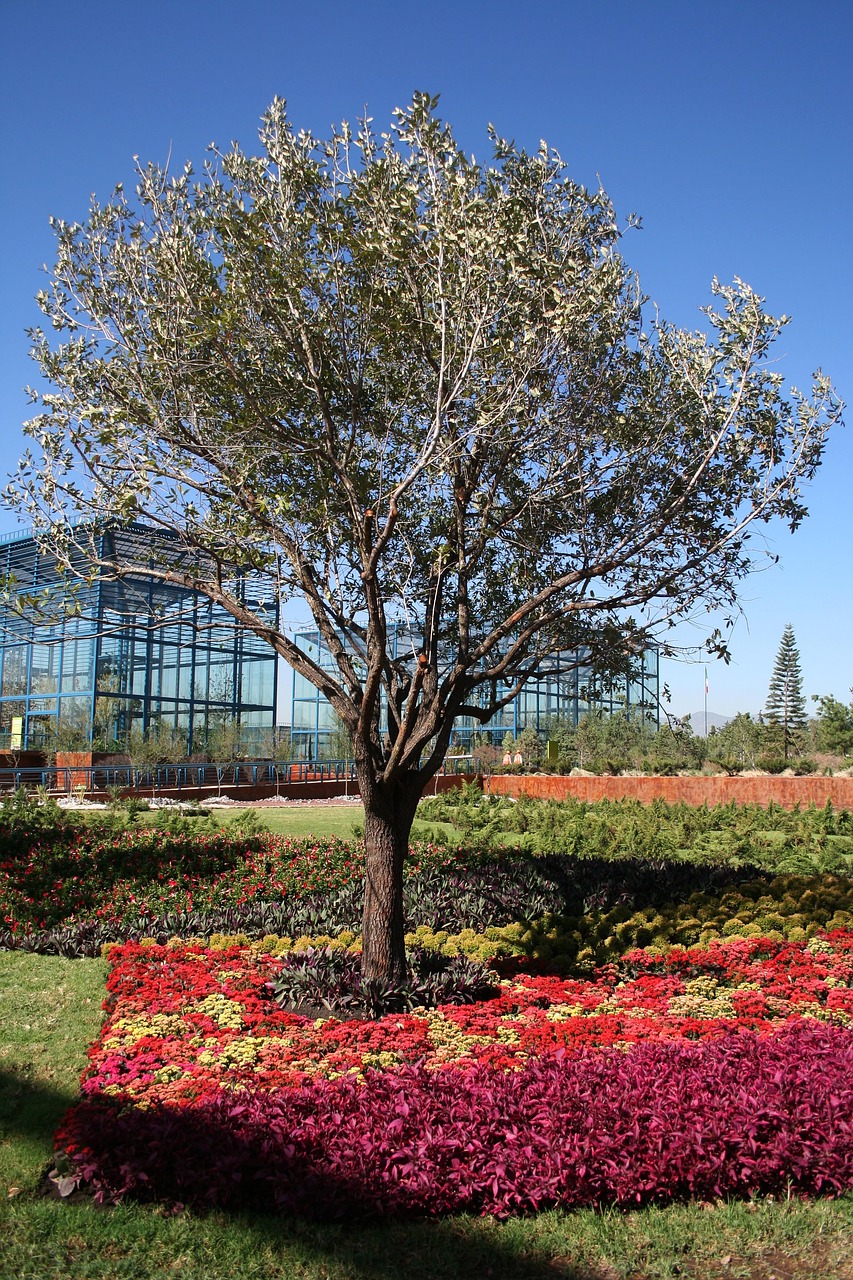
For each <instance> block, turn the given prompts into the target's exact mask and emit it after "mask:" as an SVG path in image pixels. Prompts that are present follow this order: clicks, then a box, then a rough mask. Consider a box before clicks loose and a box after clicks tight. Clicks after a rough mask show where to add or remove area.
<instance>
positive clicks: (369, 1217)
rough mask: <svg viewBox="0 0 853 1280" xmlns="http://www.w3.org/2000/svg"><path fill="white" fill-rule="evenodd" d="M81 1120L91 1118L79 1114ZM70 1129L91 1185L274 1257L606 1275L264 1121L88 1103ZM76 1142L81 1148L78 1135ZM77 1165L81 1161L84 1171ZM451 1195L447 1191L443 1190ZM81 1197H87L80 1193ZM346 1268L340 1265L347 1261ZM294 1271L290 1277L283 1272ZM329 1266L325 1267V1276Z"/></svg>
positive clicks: (376, 1279)
mask: <svg viewBox="0 0 853 1280" xmlns="http://www.w3.org/2000/svg"><path fill="white" fill-rule="evenodd" d="M75 1113H76V1115H77V1116H78V1118H80V1120H79V1123H78V1122H76V1121H75V1120H74V1119H73V1114H75ZM60 1132H64V1133H65V1140H66V1141H67V1140H68V1138H69V1136H70V1135H71V1136H76V1139H77V1142H78V1145H79V1148H80V1149H81V1150H82V1151H83V1153H84V1154H83V1156H82V1158H81V1159H80V1162H79V1166H78V1167H79V1168H80V1169H82V1170H83V1171H84V1173H85V1172H86V1169H87V1162H88V1171H89V1173H90V1175H91V1174H94V1176H93V1177H91V1178H90V1180H89V1182H88V1186H87V1183H86V1180H85V1178H84V1181H83V1184H82V1189H86V1190H88V1191H91V1190H92V1189H94V1188H96V1187H97V1188H98V1190H99V1191H100V1192H101V1194H102V1195H103V1197H104V1199H105V1201H106V1203H107V1204H108V1203H109V1202H110V1200H113V1199H115V1200H125V1201H129V1202H139V1203H147V1204H149V1205H152V1206H157V1208H158V1210H159V1211H160V1212H165V1214H166V1216H169V1214H170V1213H175V1214H176V1215H177V1216H178V1217H181V1216H182V1215H183V1213H184V1211H187V1212H189V1214H190V1216H191V1217H192V1218H193V1219H201V1220H202V1221H205V1220H206V1221H208V1222H209V1223H210V1224H211V1227H212V1229H214V1230H213V1234H214V1235H215V1234H216V1231H217V1230H218V1231H219V1232H226V1233H230V1232H232V1231H233V1232H235V1233H237V1234H239V1235H241V1236H243V1237H245V1238H247V1240H248V1242H249V1243H250V1247H251V1248H252V1249H253V1251H255V1252H256V1253H260V1254H261V1255H263V1257H264V1258H265V1259H266V1258H275V1257H277V1256H278V1255H282V1263H285V1262H286V1260H287V1258H286V1255H287V1253H288V1251H289V1250H292V1251H293V1252H294V1253H295V1254H296V1255H299V1256H303V1257H305V1256H311V1258H312V1259H313V1260H314V1261H316V1262H317V1263H318V1264H320V1263H322V1264H324V1265H326V1266H329V1267H331V1268H332V1270H331V1272H330V1274H332V1275H335V1276H337V1275H340V1276H342V1277H343V1276H346V1277H347V1280H420V1278H421V1277H422V1278H423V1280H458V1278H459V1277H466V1278H470V1280H486V1278H487V1277H490V1278H491V1280H545V1278H546V1277H552V1278H553V1277H554V1276H561V1277H565V1280H598V1278H599V1276H600V1275H601V1272H600V1271H599V1270H597V1269H595V1268H590V1267H589V1266H587V1265H585V1264H581V1263H573V1262H572V1261H571V1260H570V1259H569V1258H555V1257H553V1255H552V1253H551V1252H550V1251H548V1250H547V1249H546V1248H544V1247H542V1246H541V1245H538V1244H537V1243H536V1241H535V1236H536V1233H535V1231H525V1230H524V1228H523V1227H520V1226H519V1224H518V1222H516V1221H513V1220H512V1219H509V1220H507V1221H504V1222H499V1221H497V1220H496V1219H495V1218H493V1217H490V1216H482V1217H479V1216H477V1214H478V1205H477V1204H476V1202H475V1203H473V1204H472V1205H471V1206H470V1208H471V1210H472V1212H470V1213H468V1212H462V1213H449V1214H447V1215H445V1216H441V1217H436V1218H429V1217H425V1216H423V1214H422V1209H423V1207H424V1206H427V1209H428V1208H429V1204H430V1198H429V1197H419V1196H417V1195H414V1196H412V1197H411V1198H407V1196H406V1194H405V1193H402V1194H400V1193H398V1192H397V1191H396V1189H395V1187H394V1184H393V1182H391V1183H390V1184H389V1183H388V1182H387V1181H386V1182H384V1183H383V1182H381V1181H380V1179H379V1178H378V1177H377V1174H376V1170H375V1168H373V1169H370V1168H368V1167H367V1165H366V1164H365V1166H362V1165H361V1163H360V1161H359V1160H358V1158H356V1159H354V1160H353V1161H352V1162H351V1163H349V1165H348V1167H345V1166H346V1164H347V1162H346V1161H344V1162H341V1163H339V1164H338V1166H337V1167H336V1166H335V1164H334V1163H333V1158H331V1157H329V1155H328V1153H327V1152H326V1151H325V1150H324V1149H323V1146H322V1143H320V1142H318V1143H316V1144H312V1143H311V1142H310V1141H309V1142H307V1143H306V1142H305V1141H302V1142H297V1144H296V1145H295V1146H294V1145H293V1144H292V1143H291V1142H290V1141H289V1140H287V1139H285V1141H281V1139H280V1138H279V1140H278V1141H270V1140H269V1138H268V1136H267V1135H266V1132H265V1128H264V1126H263V1124H257V1123H255V1124H253V1125H247V1126H246V1127H245V1128H242V1129H240V1128H237V1129H235V1128H234V1127H233V1126H232V1125H230V1124H228V1123H224V1122H222V1123H220V1122H218V1119H217V1114H216V1110H215V1109H204V1110H196V1109H188V1108H185V1109H172V1110H168V1111H167V1110H166V1109H165V1108H163V1109H154V1108H152V1109H151V1110H144V1111H143V1110H139V1109H136V1108H124V1109H123V1108H122V1105H121V1103H120V1102H119V1101H118V1100H113V1099H103V1098H93V1099H90V1100H85V1099H84V1100H83V1101H82V1102H81V1103H78V1104H76V1106H75V1108H74V1109H73V1113H72V1119H71V1121H70V1123H69V1117H66V1119H65V1120H64V1121H63V1124H62V1127H61V1130H60ZM68 1145H69V1148H70V1149H71V1150H73V1149H74V1144H73V1142H71V1143H69V1144H68ZM73 1168H74V1162H73V1160H72V1169H73ZM438 1189H439V1191H440V1187H439V1188H438ZM73 1198H74V1199H75V1200H78V1201H79V1194H75V1195H74V1196H73ZM335 1268H337V1269H335ZM281 1274H282V1275H284V1274H286V1270H285V1269H283V1270H282V1272H281ZM324 1274H325V1273H324Z"/></svg>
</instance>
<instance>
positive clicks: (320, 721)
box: [291, 627, 660, 760]
mask: <svg viewBox="0 0 853 1280" xmlns="http://www.w3.org/2000/svg"><path fill="white" fill-rule="evenodd" d="M296 639H297V640H298V642H299V644H300V646H301V647H302V648H304V649H305V650H306V652H307V653H308V654H309V656H310V657H311V658H313V659H314V661H315V662H317V663H319V665H320V666H321V667H323V668H324V669H325V670H327V671H335V670H336V667H335V664H334V660H333V658H332V656H331V654H330V653H329V651H328V649H327V648H326V646H325V644H324V643H323V642H322V639H321V637H320V634H319V632H318V631H317V630H316V629H306V630H305V631H302V632H300V633H298V634H297V636H296ZM388 639H389V644H390V646H391V650H392V655H393V656H394V657H396V656H397V646H398V644H399V645H401V646H403V647H404V648H405V649H406V651H407V652H411V643H410V641H409V638H408V633H407V632H404V630H403V628H395V627H390V628H389V636H388ZM578 658H580V662H579V661H578ZM481 692H482V691H481ZM659 692H660V673H659V663H658V652H657V650H656V649H653V648H651V649H647V650H646V651H645V652H643V653H642V654H640V655H639V657H638V661H637V663H636V669H635V671H634V672H633V674H632V676H631V677H630V678H626V677H624V676H623V677H615V678H614V679H612V680H610V681H608V682H606V683H605V682H602V680H601V679H600V678H596V677H595V676H594V674H593V673H592V671H591V670H590V668H589V666H585V665H584V663H583V654H582V653H562V654H555V655H554V656H553V657H551V658H549V659H548V660H547V662H544V663H543V664H542V666H541V667H540V668H539V671H538V672H537V675H536V677H535V678H534V679H531V680H529V681H528V682H527V684H526V685H525V687H524V688H523V689H522V691H521V693H519V694H518V695H517V697H515V698H514V699H513V701H512V702H510V703H508V704H507V706H505V707H504V708H503V709H502V710H501V711H499V712H498V713H497V714H496V715H495V716H493V717H492V719H491V720H489V721H488V722H487V723H486V724H481V723H480V722H479V721H478V720H474V718H473V716H459V717H458V718H457V720H456V724H455V725H454V730H453V738H452V740H451V742H452V744H455V745H459V746H462V747H466V746H468V745H470V744H471V743H472V740H475V739H476V740H477V741H478V742H481V743H482V742H490V743H492V744H493V745H494V746H500V744H501V742H502V741H503V738H504V736H505V735H506V734H507V733H511V734H512V736H513V737H514V738H516V737H518V735H519V734H520V733H521V732H522V730H524V729H528V728H530V729H535V730H536V732H537V733H539V734H541V735H542V736H543V738H544V737H545V735H546V734H547V731H548V723H549V721H550V720H551V719H552V718H553V717H555V716H557V717H559V718H560V719H561V720H563V721H566V722H568V723H570V724H572V725H576V724H577V723H578V721H579V720H580V719H581V718H582V717H583V716H584V715H586V714H587V712H589V711H605V712H608V713H609V714H611V715H615V714H621V715H628V716H631V717H632V718H633V717H642V719H643V720H644V722H645V723H647V724H650V725H652V726H653V727H654V728H657V726H658V723H659ZM473 696H476V694H475V695H473ZM339 737H340V730H339V727H338V725H337V720H336V717H335V713H334V711H333V710H332V707H331V706H330V704H329V703H328V702H327V701H326V699H325V698H324V697H323V696H322V694H320V693H319V692H318V690H317V689H315V688H314V686H313V685H312V684H310V683H309V681H307V680H306V679H305V678H304V676H300V675H299V674H298V673H296V672H294V675H293V694H292V710H291V746H292V751H291V755H292V757H293V759H294V760H296V759H309V760H317V759H323V758H327V757H329V756H330V755H337V754H339V752H338V750H337V745H338V744H337V739H338V738H339Z"/></svg>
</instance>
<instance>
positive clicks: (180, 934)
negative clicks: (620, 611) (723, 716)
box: [0, 797, 853, 1217]
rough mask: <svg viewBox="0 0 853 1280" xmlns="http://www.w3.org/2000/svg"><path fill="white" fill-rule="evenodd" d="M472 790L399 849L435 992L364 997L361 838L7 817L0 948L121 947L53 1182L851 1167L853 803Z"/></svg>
mask: <svg viewBox="0 0 853 1280" xmlns="http://www.w3.org/2000/svg"><path fill="white" fill-rule="evenodd" d="M456 803H457V805H459V804H460V803H461V805H462V806H463V808H465V807H467V808H468V809H470V810H472V812H470V813H467V814H466V813H463V814H462V815H461V820H460V824H459V825H460V828H461V827H464V826H466V825H467V831H463V836H464V840H463V842H461V843H460V842H457V843H450V844H448V843H446V842H445V843H442V842H441V840H439V839H433V840H427V841H420V842H415V843H414V844H413V846H412V850H411V854H410V857H409V860H408V862H407V866H406V898H405V911H406V921H407V925H406V927H407V930H408V932H407V945H408V946H409V947H410V948H411V954H412V956H413V957H418V956H419V957H420V960H419V961H418V964H419V965H420V971H419V972H420V977H419V978H418V979H417V981H416V982H415V983H414V987H417V988H418V990H419V991H420V993H421V994H420V996H418V995H417V992H414V994H413V992H412V991H404V992H398V993H396V996H395V997H394V998H395V999H396V1003H394V1001H393V1000H392V1003H391V1004H390V1005H388V1006H387V1007H388V1008H389V1009H391V1011H390V1012H387V1013H385V1014H384V1015H382V1016H374V1017H369V1016H366V1013H368V1012H370V1010H369V1009H366V1008H365V1007H357V1006H356V1005H354V1004H353V1003H352V999H353V991H354V989H355V988H354V984H353V974H354V973H355V974H356V976H357V964H358V956H359V952H360V936H359V930H360V916H361V875H362V871H361V868H362V856H363V854H362V849H361V846H360V845H359V844H358V843H357V842H345V841H341V840H334V839H331V840H293V839H289V838H287V837H282V836H273V835H271V834H269V833H264V832H255V833H246V834H244V835H239V834H231V833H213V832H207V833H201V834H200V833H197V832H193V831H192V829H191V827H189V826H185V827H184V828H183V829H181V830H179V829H178V828H177V827H176V826H175V827H174V828H167V827H163V826H161V827H160V828H155V829H144V828H141V827H139V828H133V827H129V828H126V829H125V828H122V827H121V826H120V824H114V825H113V827H112V829H108V828H105V827H102V826H97V825H96V826H85V827H84V826H82V825H80V824H75V823H73V822H72V823H65V822H61V823H59V824H58V826H57V827H56V829H55V830H54V829H52V828H51V825H50V822H49V821H48V818H47V816H46V815H42V817H41V818H38V819H36V818H33V817H32V815H29V816H28V815H27V813H25V812H22V813H19V815H18V818H19V821H18V824H17V829H13V824H7V825H6V828H5V829H3V830H0V904H2V916H3V918H4V919H3V924H4V930H3V932H2V936H0V943H2V945H3V946H5V947H7V948H12V949H17V950H21V949H25V950H30V951H42V952H51V951H53V952H58V953H59V954H62V955H67V956H78V955H97V954H99V953H101V951H102V950H103V951H104V952H105V954H108V956H109V963H110V975H109V979H108V991H107V1001H106V1004H105V1010H106V1013H107V1019H106V1021H105V1023H104V1026H103V1028H102V1031H101V1034H100V1036H99V1037H98V1039H97V1040H96V1042H95V1043H94V1045H93V1046H92V1048H91V1050H90V1061H89V1066H88V1068H87V1070H86V1072H85V1073H84V1076H83V1081H82V1086H81V1094H80V1098H79V1100H78V1101H77V1102H76V1103H75V1104H74V1105H73V1106H72V1108H71V1109H70V1110H69V1111H68V1112H67V1114H66V1116H65V1119H64V1120H63V1121H62V1124H61V1126H60V1129H59V1131H58V1134H57V1148H58V1152H59V1156H58V1163H57V1166H56V1171H55V1172H54V1175H53V1179H52V1185H53V1186H54V1187H55V1188H58V1189H59V1190H61V1191H64V1192H70V1191H75V1190H84V1191H86V1192H87V1193H89V1194H93V1195H94V1196H96V1197H97V1198H98V1199H99V1200H102V1201H104V1202H108V1203H112V1202H116V1201H124V1200H128V1199H129V1200H140V1199H141V1200H157V1201H162V1202H164V1203H167V1204H170V1205H172V1206H175V1205H192V1206H200V1207H205V1206H208V1207H209V1206H220V1207H222V1208H229V1209H235V1208H241V1209H244V1208H252V1209H256V1208H262V1207H266V1208H268V1209H273V1210H278V1211H281V1210H285V1211H287V1212H289V1213H290V1212H293V1213H300V1214H307V1215H320V1216H333V1217H334V1216H339V1215H342V1214H349V1213H358V1214H364V1213H367V1214H371V1215H400V1214H403V1215H411V1214H415V1215H430V1216H434V1215H440V1214H446V1213H451V1212H453V1213H455V1212H457V1211H464V1212H468V1213H473V1214H492V1215H495V1216H496V1217H502V1216H506V1215H512V1214H517V1213H528V1212H531V1211H533V1210H537V1211H538V1210H543V1209H547V1208H548V1207H557V1208H562V1209H565V1208H577V1207H579V1206H584V1205H587V1206H597V1205H604V1204H613V1205H618V1206H623V1207H624V1206H630V1205H640V1204H644V1203H670V1202H675V1201H679V1200H685V1199H691V1198H701V1199H705V1200H708V1201H716V1200H719V1199H720V1198H721V1197H722V1198H725V1197H729V1196H740V1197H748V1198H754V1197H761V1196H766V1195H774V1196H779V1195H785V1196H791V1195H799V1194H806V1193H807V1194H821V1195H829V1196H834V1195H838V1194H839V1193H841V1192H843V1191H845V1190H847V1189H849V1188H851V1187H853V1029H851V1024H853V884H851V880H850V877H849V875H848V874H847V857H848V852H847V848H846V842H847V840H848V839H849V822H848V819H847V817H846V815H835V814H833V813H831V812H830V811H828V810H827V811H809V812H807V813H804V814H802V815H796V814H791V815H784V816H781V815H770V816H769V819H768V817H767V815H764V816H762V815H760V814H758V813H755V814H751V813H742V812H739V811H733V810H729V809H727V810H724V811H721V812H720V813H719V814H717V825H716V827H715V826H714V825H713V822H712V821H711V820H710V819H709V817H708V814H707V812H706V813H705V814H702V813H699V814H698V815H696V814H694V813H693V812H692V811H687V810H684V809H683V808H681V809H678V810H676V811H672V812H669V811H665V809H661V811H660V813H659V814H658V816H657V828H656V829H655V826H654V824H653V823H652V822H651V821H649V820H648V819H647V818H646V817H644V816H643V815H640V814H638V813H637V812H636V811H635V810H633V809H631V808H630V807H622V806H588V807H583V806H575V807H567V809H566V811H565V812H563V811H561V810H559V809H558V808H556V807H555V806H542V807H540V808H535V807H534V808H531V807H530V806H529V805H522V806H520V807H519V808H513V809H510V807H509V806H505V805H503V804H502V805H501V806H500V808H499V809H498V808H497V807H496V806H495V805H494V803H490V802H488V801H486V802H483V807H482V811H480V814H481V816H479V817H478V816H477V814H476V813H475V812H474V805H473V802H472V800H471V798H470V797H468V798H466V797H461V798H458V799H457V801H456ZM448 811H449V810H448ZM448 811H442V813H443V814H444V813H446V812H448ZM427 814H428V815H429V816H430V818H431V819H432V820H436V819H437V820H438V821H440V822H442V821H444V816H439V814H437V813H433V814H431V815H430V814H429V809H427ZM496 816H498V817H500V820H501V822H505V823H507V825H509V824H510V823H511V822H512V821H515V822H516V823H517V825H518V826H519V827H521V828H522V830H521V831H520V832H518V836H519V837H520V839H522V840H523V842H524V847H519V844H517V845H516V847H508V844H507V832H506V829H505V828H504V829H503V834H501V835H500V836H499V838H496V828H495V818H496ZM774 820H775V822H776V824H777V826H776V827H775V828H774V826H773V821H774ZM0 827H2V824H0ZM608 835H609V839H610V845H609V847H608V846H606V839H607V837H608ZM436 836H438V832H436ZM732 844H736V851H733V850H732V848H731V846H732ZM830 868H831V869H830ZM780 872H781V874H780ZM35 958H36V959H37V957H35ZM324 966H325V969H326V970H328V972H327V973H325V976H324ZM436 975H438V976H436ZM300 983H301V984H302V985H301V986H300ZM324 983H325V987H324ZM442 984H444V985H442ZM413 990H414V988H413ZM300 991H301V992H302V993H303V994H302V996H300ZM424 992H426V993H427V994H426V995H424ZM324 993H325V994H324ZM430 993H431V994H430ZM442 993H443V994H442ZM393 994H394V993H392V995H393ZM419 999H422V1004H423V1005H424V1007H417V1006H418V1000H419ZM301 1000H302V1001H303V1002H302V1003H301V1002H300V1001H301ZM378 1007H379V1006H376V1007H375V1008H374V1009H373V1012H374V1013H375V1012H376V1008H378ZM353 1015H355V1016H353Z"/></svg>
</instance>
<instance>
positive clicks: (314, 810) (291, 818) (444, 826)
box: [83, 804, 518, 842]
mask: <svg viewBox="0 0 853 1280" xmlns="http://www.w3.org/2000/svg"><path fill="white" fill-rule="evenodd" d="M101 813H102V811H101V810H90V811H86V810H84V811H83V817H84V819H89V820H93V817H100V816H101ZM247 814H256V815H257V819H258V821H259V822H260V823H261V825H262V826H263V827H265V828H266V829H267V830H268V831H273V832H275V834H276V835H282V836H294V837H297V838H301V837H303V836H316V837H318V838H325V837H326V836H338V837H339V838H340V839H341V840H352V839H353V836H354V833H355V831H354V829H355V828H356V827H360V828H362V827H363V826H364V810H363V809H362V807H361V805H353V804H351V805H344V804H341V805H322V804H317V805H312V804H306V805H298V806H297V805H294V806H292V807H286V808H285V807H284V806H273V807H270V808H268V809H265V808H263V807H262V806H260V805H259V806H258V807H257V808H253V809H214V810H213V817H214V821H215V822H216V823H217V824H218V825H220V826H222V827H224V828H225V829H226V830H227V829H228V828H229V827H233V826H235V825H239V823H240V822H243V821H245V820H246V815H247ZM90 815H91V816H90ZM148 816H149V815H148V814H146V813H145V812H143V813H140V814H138V815H137V817H136V820H135V821H136V824H137V825H138V826H141V827H144V826H145V825H146V822H147V820H148ZM436 828H441V830H443V831H444V832H445V834H446V835H447V836H448V837H449V838H452V839H455V840H461V839H462V832H461V830H460V829H459V828H458V827H455V826H453V824H452V823H450V822H435V821H432V822H426V821H423V822H421V821H418V820H417V819H416V820H415V823H414V826H413V828H412V834H413V836H414V837H415V838H416V839H417V838H418V837H419V836H421V837H422V836H427V835H429V833H430V832H431V831H433V830H435V829H436ZM515 838H516V842H517V839H518V837H517V836H516V837H515Z"/></svg>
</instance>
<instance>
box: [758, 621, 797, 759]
mask: <svg viewBox="0 0 853 1280" xmlns="http://www.w3.org/2000/svg"><path fill="white" fill-rule="evenodd" d="M764 709H765V712H766V714H767V721H768V723H769V724H770V725H772V726H773V727H774V728H777V729H781V730H782V755H783V757H784V758H785V759H786V760H787V759H788V750H789V748H790V747H791V745H792V744H793V741H794V735H795V733H796V731H797V730H798V729H804V728H805V724H806V700H805V698H804V697H803V678H802V675H801V674H800V654H799V650H798V649H797V642H796V640H795V639H794V628H793V627H792V626H791V624H790V622H789V623H788V625H787V626H786V627H785V630H784V631H783V633H782V640H781V642H780V644H779V652H778V653H777V654H776V661H775V663H774V665H773V674H772V675H771V677H770V688H769V689H768V691H767V702H766V703H765V707H764Z"/></svg>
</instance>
